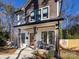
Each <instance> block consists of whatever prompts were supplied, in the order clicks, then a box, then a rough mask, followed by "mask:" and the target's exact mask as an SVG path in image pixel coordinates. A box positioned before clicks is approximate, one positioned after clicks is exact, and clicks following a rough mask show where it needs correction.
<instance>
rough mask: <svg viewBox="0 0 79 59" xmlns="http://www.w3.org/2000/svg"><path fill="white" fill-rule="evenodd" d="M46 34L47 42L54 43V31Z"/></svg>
mask: <svg viewBox="0 0 79 59" xmlns="http://www.w3.org/2000/svg"><path fill="white" fill-rule="evenodd" d="M48 35H49V43H50V44H54V43H55V32H54V31H49V32H48Z"/></svg>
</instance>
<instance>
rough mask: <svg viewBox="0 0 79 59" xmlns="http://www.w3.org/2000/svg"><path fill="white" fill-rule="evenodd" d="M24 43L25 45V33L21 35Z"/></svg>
mask: <svg viewBox="0 0 79 59" xmlns="http://www.w3.org/2000/svg"><path fill="white" fill-rule="evenodd" d="M21 39H22V42H23V43H25V33H21Z"/></svg>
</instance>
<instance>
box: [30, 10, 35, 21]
mask: <svg viewBox="0 0 79 59" xmlns="http://www.w3.org/2000/svg"><path fill="white" fill-rule="evenodd" d="M30 17H31V19H29V20H30V22H34V21H35V11H32V12H31V15H30Z"/></svg>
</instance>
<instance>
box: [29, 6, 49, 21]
mask: <svg viewBox="0 0 79 59" xmlns="http://www.w3.org/2000/svg"><path fill="white" fill-rule="evenodd" d="M46 7H48V18H46V19H43V8H46ZM39 9H40V10H41V19H40V21H42V20H48V19H50V6H45V7H42V8H39ZM33 11H34V10H33ZM33 11H31V13H32V12H33ZM30 15H31V14H30ZM35 18H36V17H35ZM29 22H35V20H34V21H31V17H30V19H29Z"/></svg>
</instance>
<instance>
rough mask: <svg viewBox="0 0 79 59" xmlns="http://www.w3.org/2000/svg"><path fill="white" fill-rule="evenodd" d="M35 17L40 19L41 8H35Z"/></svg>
mask: <svg viewBox="0 0 79 59" xmlns="http://www.w3.org/2000/svg"><path fill="white" fill-rule="evenodd" d="M35 14H36V19H38V20H41V9H39V10H36V13H35Z"/></svg>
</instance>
